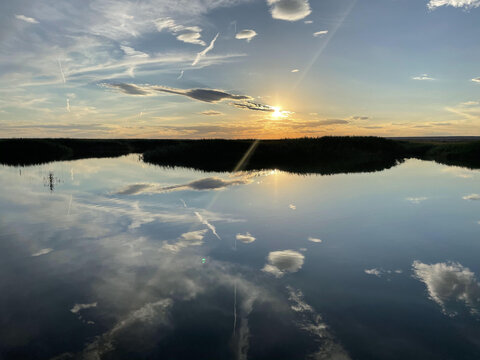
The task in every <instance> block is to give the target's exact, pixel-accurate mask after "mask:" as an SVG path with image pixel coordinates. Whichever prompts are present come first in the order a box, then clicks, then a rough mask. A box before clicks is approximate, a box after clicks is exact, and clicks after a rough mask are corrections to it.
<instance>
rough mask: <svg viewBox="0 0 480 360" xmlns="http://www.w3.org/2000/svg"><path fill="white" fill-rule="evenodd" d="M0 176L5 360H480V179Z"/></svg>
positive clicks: (108, 173) (141, 170)
mask: <svg viewBox="0 0 480 360" xmlns="http://www.w3.org/2000/svg"><path fill="white" fill-rule="evenodd" d="M0 174H1V175H0V182H1V189H2V190H1V191H0V206H1V208H0V212H1V216H0V244H1V252H0V292H1V293H2V296H0V305H1V306H0V320H1V324H2V326H1V327H0V339H1V341H0V344H1V345H0V358H5V359H16V358H22V359H50V358H55V357H56V358H57V359H70V358H92V359H95V358H104V359H110V358H112V359H113V358H125V359H131V358H139V357H142V356H143V357H145V358H156V357H160V358H166V359H191V358H192V356H195V357H196V358H199V359H207V358H208V359H247V358H248V359H302V358H308V357H311V358H314V359H349V358H355V359H389V358H390V359H394V358H395V359H397V358H409V359H414V358H418V359H426V358H435V359H447V358H464V359H475V358H478V356H479V354H480V344H479V342H478V339H479V338H480V329H479V326H478V324H479V322H478V321H479V320H480V317H479V315H478V311H480V290H479V289H480V284H479V282H478V276H477V274H478V273H479V271H480V267H479V265H478V253H479V250H480V244H479V243H478V234H479V232H480V225H479V223H478V222H479V221H480V201H475V200H476V198H475V196H474V195H475V194H478V193H480V188H479V187H478V184H479V182H478V180H479V177H480V173H479V172H478V171H471V170H466V169H461V168H455V167H447V166H443V165H438V164H435V163H432V162H422V161H416V160H410V161H407V162H406V163H404V164H402V165H400V166H397V167H395V168H393V169H390V170H387V171H384V172H378V173H370V174H349V175H334V176H313V175H312V176H298V175H292V174H287V173H282V172H278V171H264V172H255V173H238V174H221V173H202V172H198V171H192V170H188V169H181V168H180V169H164V168H160V167H155V166H150V165H146V164H144V163H142V162H139V161H138V159H137V157H136V156H127V157H122V158H117V159H89V160H79V161H72V162H58V163H52V164H46V165H42V166H35V167H25V168H14V167H2V168H1V169H0ZM52 179H53V181H54V186H53V188H52V187H51V186H50V185H51V182H50V181H47V185H46V182H45V181H46V180H52Z"/></svg>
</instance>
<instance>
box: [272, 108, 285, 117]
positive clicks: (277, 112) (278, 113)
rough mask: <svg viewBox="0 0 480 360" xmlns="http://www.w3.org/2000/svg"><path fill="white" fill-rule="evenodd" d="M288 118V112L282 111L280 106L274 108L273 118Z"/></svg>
mask: <svg viewBox="0 0 480 360" xmlns="http://www.w3.org/2000/svg"><path fill="white" fill-rule="evenodd" d="M287 116H288V111H282V110H281V108H280V107H279V106H274V107H273V112H272V118H273V119H280V118H284V117H287Z"/></svg>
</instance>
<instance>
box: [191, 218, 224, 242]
mask: <svg viewBox="0 0 480 360" xmlns="http://www.w3.org/2000/svg"><path fill="white" fill-rule="evenodd" d="M195 215H197V217H198V220H200V222H201V223H202V224H204V225H206V226H207V227H208V228H209V229H210V230H212V233H213V235H215V236H216V237H217V238H218V239H219V240H222V239H221V238H220V236H219V235H218V234H217V229H215V226H213V225H212V224H210V223H209V222H208V221H207V219H204V218H203V217H202V215H200V213H199V212H197V211H195Z"/></svg>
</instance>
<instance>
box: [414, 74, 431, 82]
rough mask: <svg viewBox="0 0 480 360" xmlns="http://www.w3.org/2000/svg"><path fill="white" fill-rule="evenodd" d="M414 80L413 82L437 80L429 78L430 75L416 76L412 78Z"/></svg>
mask: <svg viewBox="0 0 480 360" xmlns="http://www.w3.org/2000/svg"><path fill="white" fill-rule="evenodd" d="M412 79H413V80H427V81H431V80H435V79H434V78H433V77H431V76H429V75H428V74H422V75H418V76H414V77H412Z"/></svg>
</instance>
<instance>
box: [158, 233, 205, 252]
mask: <svg viewBox="0 0 480 360" xmlns="http://www.w3.org/2000/svg"><path fill="white" fill-rule="evenodd" d="M207 231H208V229H203V230H197V231H190V232H187V233H184V234H182V235H180V237H179V238H178V241H177V242H176V243H174V244H169V243H164V244H163V246H162V249H165V250H168V251H172V252H178V251H180V250H181V249H184V248H186V247H189V246H200V245H202V244H203V238H204V237H205V234H206V232H207Z"/></svg>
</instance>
